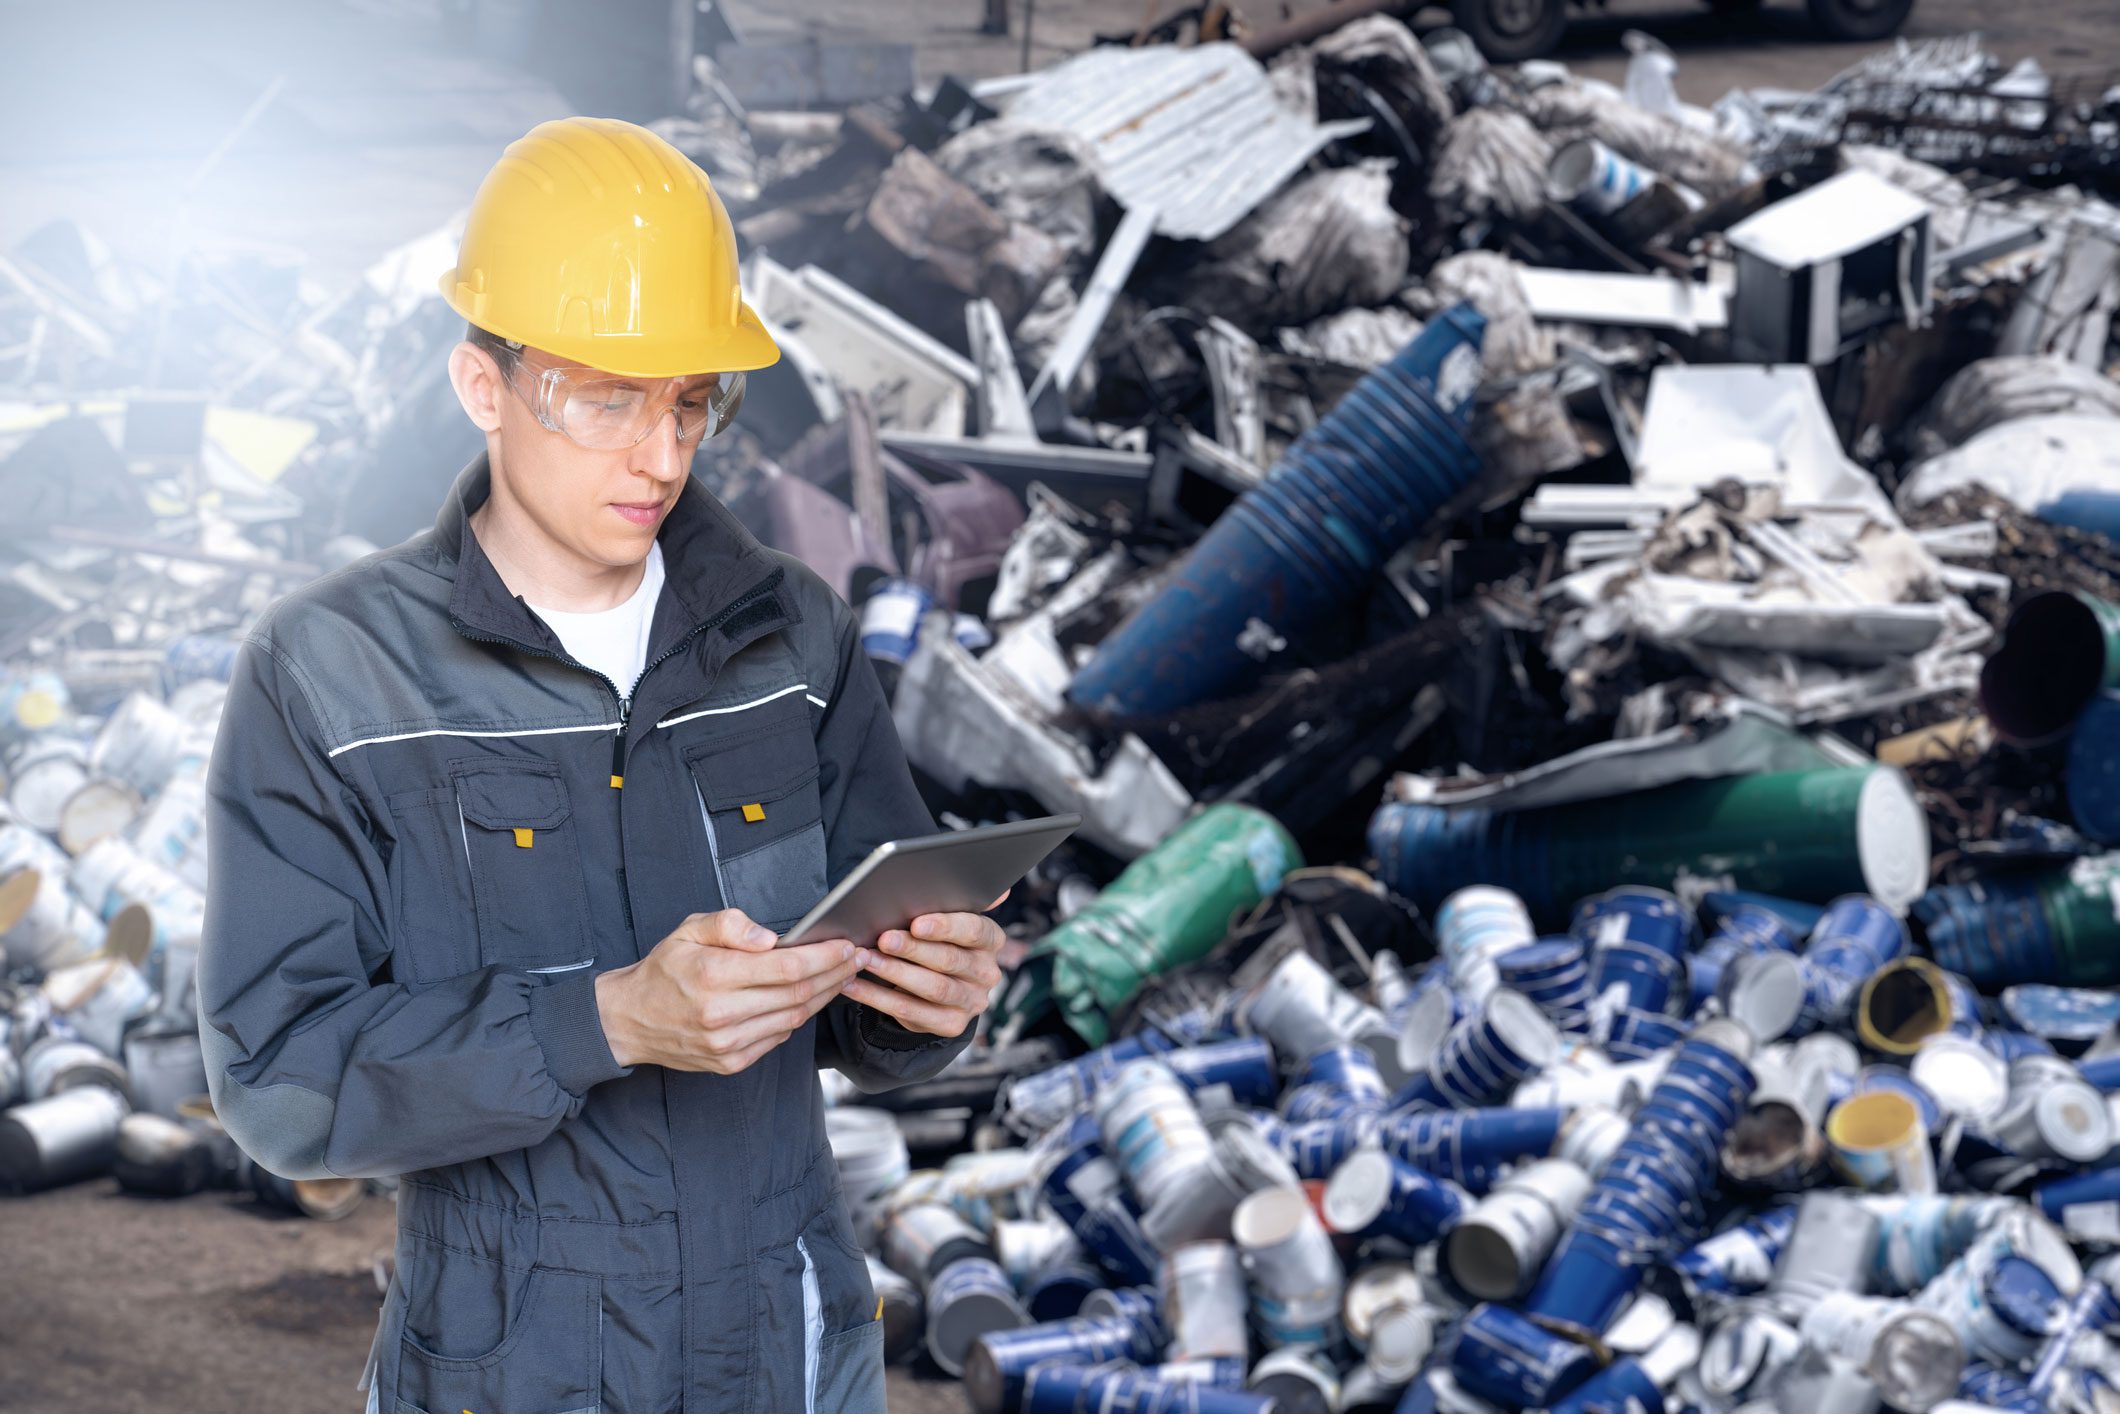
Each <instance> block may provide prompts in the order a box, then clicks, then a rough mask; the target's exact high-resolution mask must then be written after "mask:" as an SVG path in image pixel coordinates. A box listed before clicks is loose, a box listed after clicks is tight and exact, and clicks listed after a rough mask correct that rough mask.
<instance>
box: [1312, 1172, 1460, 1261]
mask: <svg viewBox="0 0 2120 1414" xmlns="http://www.w3.org/2000/svg"><path fill="white" fill-rule="evenodd" d="M1471 1202H1472V1200H1471V1197H1470V1195H1468V1194H1467V1193H1466V1192H1465V1191H1464V1190H1463V1189H1462V1188H1459V1187H1458V1186H1457V1185H1456V1184H1454V1183H1452V1182H1450V1181H1449V1180H1448V1179H1443V1178H1437V1177H1435V1176H1434V1175H1432V1174H1428V1173H1424V1172H1422V1171H1421V1170H1419V1169H1417V1168H1414V1167H1412V1166H1411V1165H1408V1164H1405V1163H1402V1162H1400V1161H1399V1160H1398V1159H1395V1158H1393V1157H1392V1156H1391V1155H1389V1154H1387V1153H1385V1152H1384V1151H1383V1150H1382V1149H1376V1148H1363V1149H1357V1150H1355V1152H1354V1153H1353V1154H1351V1155H1349V1156H1348V1159H1347V1161H1346V1162H1345V1163H1343V1164H1341V1165H1340V1167H1339V1169H1338V1170H1337V1171H1336V1172H1334V1174H1333V1176H1332V1178H1331V1180H1330V1181H1329V1182H1328V1183H1327V1184H1326V1185H1325V1197H1324V1200H1323V1202H1322V1203H1321V1204H1320V1207H1321V1208H1322V1209H1323V1211H1324V1215H1325V1221H1326V1223H1327V1224H1329V1225H1330V1226H1331V1228H1332V1230H1333V1231H1334V1232H1336V1233H1339V1234H1341V1235H1343V1236H1350V1237H1375V1236H1385V1237H1392V1238H1396V1239H1397V1240H1398V1241H1400V1242H1403V1243H1405V1244H1406V1245H1407V1246H1409V1247H1420V1246H1424V1245H1426V1244H1427V1243H1430V1242H1433V1241H1435V1240H1436V1239H1437V1238H1439V1237H1441V1236H1443V1235H1444V1234H1445V1233H1447V1232H1449V1231H1450V1229H1451V1228H1453V1227H1455V1226H1456V1225H1457V1222H1458V1220H1459V1219H1460V1218H1462V1217H1463V1216H1464V1215H1465V1211H1466V1209H1467V1208H1469V1207H1470V1206H1471Z"/></svg>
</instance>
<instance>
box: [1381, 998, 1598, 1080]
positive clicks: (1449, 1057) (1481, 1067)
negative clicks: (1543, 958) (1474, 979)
mask: <svg viewBox="0 0 2120 1414" xmlns="http://www.w3.org/2000/svg"><path fill="white" fill-rule="evenodd" d="M1560 1052H1561V1037H1560V1032H1559V1031H1558V1030H1557V1029H1556V1028H1555V1027H1554V1024H1553V1023H1552V1022H1551V1021H1550V1020H1548V1019H1547V1017H1546V1014H1545V1013H1544V1012H1542V1011H1540V1010H1539V1008H1538V1006H1537V1004H1536V1003H1534V1002H1532V1001H1531V1000H1530V999H1529V998H1527V997H1524V996H1522V995H1521V994H1519V993H1516V992H1512V991H1507V990H1498V991H1495V992H1493V993H1491V994H1490V995H1489V996H1488V998H1487V1000H1486V1001H1485V1002H1484V1003H1482V1004H1481V1006H1480V1009H1479V1011H1478V1012H1477V1013H1475V1014H1474V1015H1472V1016H1468V1017H1466V1018H1465V1019H1464V1020H1463V1021H1460V1022H1459V1023H1458V1024H1457V1025H1455V1026H1453V1027H1451V1028H1450V1034H1449V1035H1448V1036H1446V1037H1444V1039H1443V1044H1442V1047H1441V1048H1440V1049H1439V1050H1438V1051H1437V1052H1436V1056H1435V1060H1434V1063H1433V1064H1432V1065H1430V1067H1429V1069H1428V1073H1427V1074H1426V1075H1425V1076H1421V1077H1418V1078H1417V1079H1416V1080H1415V1081H1414V1082H1413V1083H1412V1084H1410V1085H1408V1086H1407V1087H1406V1088H1405V1089H1404V1090H1401V1091H1400V1093H1399V1094H1398V1095H1396V1096H1394V1097H1393V1107H1394V1108H1397V1109H1404V1108H1408V1107H1415V1106H1433V1107H1435V1108H1439V1109H1479V1108H1481V1107H1483V1106H1486V1105H1493V1104H1498V1103H1500V1102H1501V1101H1503V1100H1506V1099H1507V1098H1508V1097H1509V1094H1510V1092H1511V1091H1513V1090H1515V1089H1516V1087H1517V1084H1518V1083H1519V1082H1520V1081H1522V1080H1523V1079H1524V1077H1525V1076H1527V1075H1529V1074H1531V1073H1532V1072H1533V1071H1534V1070H1538V1069H1541V1068H1543V1067H1545V1066H1547V1065H1551V1064H1552V1063H1553V1062H1554V1060H1555V1059H1557V1058H1558V1057H1559V1055H1560Z"/></svg>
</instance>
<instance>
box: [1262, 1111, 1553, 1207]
mask: <svg viewBox="0 0 2120 1414" xmlns="http://www.w3.org/2000/svg"><path fill="white" fill-rule="evenodd" d="M1567 1114H1568V1112H1567V1111H1566V1110H1562V1109H1555V1108H1550V1107H1541V1108H1537V1109H1483V1110H1457V1111H1448V1112H1444V1113H1434V1112H1429V1113H1419V1114H1394V1115H1387V1116H1385V1118H1384V1119H1383V1120H1382V1122H1381V1123H1380V1124H1379V1125H1378V1127H1377V1130H1376V1136H1377V1140H1378V1142H1379V1143H1380V1144H1381V1145H1382V1146H1383V1149H1384V1152H1385V1153H1387V1154H1390V1155H1391V1156H1393V1157H1394V1158H1397V1159H1400V1160H1402V1161H1403V1162H1405V1163H1408V1164H1411V1165H1412V1166H1413V1167H1415V1168H1417V1169H1423V1170H1425V1171H1427V1172H1429V1173H1432V1174H1435V1175H1437V1176H1438V1177H1441V1178H1447V1179H1449V1180H1450V1181H1451V1182H1453V1183H1456V1184H1459V1185H1462V1186H1463V1187H1464V1188H1466V1189H1468V1190H1469V1191H1471V1192H1473V1193H1485V1192H1486V1191H1487V1190H1488V1189H1489V1188H1490V1187H1491V1186H1492V1185H1493V1183H1494V1180H1495V1179H1496V1177H1498V1176H1499V1175H1500V1174H1501V1172H1502V1171H1503V1170H1504V1169H1506V1168H1508V1167H1509V1166H1510V1165H1511V1164H1514V1163H1516V1162H1518V1161H1519V1160H1522V1159H1526V1158H1543V1157H1544V1156H1546V1155H1547V1154H1550V1153H1552V1152H1553V1151H1554V1145H1555V1143H1556V1141H1557V1140H1558V1139H1559V1138H1560V1132H1561V1124H1562V1121H1563V1120H1564V1119H1566V1118H1567ZM1341 1157H1342V1158H1344V1157H1345V1155H1344V1154H1343V1155H1342V1156H1341ZM1335 1166H1337V1164H1335ZM1300 1169H1301V1166H1300V1165H1298V1170H1299V1171H1300ZM1303 1176H1304V1177H1305V1178H1310V1177H1313V1176H1316V1177H1321V1178H1322V1177H1325V1175H1324V1174H1318V1175H1311V1174H1304V1175H1303Z"/></svg>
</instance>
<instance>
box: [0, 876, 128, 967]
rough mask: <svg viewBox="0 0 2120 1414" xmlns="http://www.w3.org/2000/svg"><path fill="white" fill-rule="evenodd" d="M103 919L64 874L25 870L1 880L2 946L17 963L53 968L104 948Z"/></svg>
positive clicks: (0, 936)
mask: <svg viewBox="0 0 2120 1414" xmlns="http://www.w3.org/2000/svg"><path fill="white" fill-rule="evenodd" d="M103 935H104V930H103V921H102V920H101V919H100V918H98V917H96V915H95V911H94V910H93V909H91V908H89V906H88V905H87V904H85V903H83V902H82V901H81V900H80V899H78V898H76V897H74V895H73V892H72V890H70V889H68V888H67V887H66V875H65V874H64V873H57V874H47V873H45V872H44V871H43V870H41V869H19V870H17V871H15V872H14V873H13V874H10V875H8V876H7V877H6V879H4V880H0V950H4V952H5V954H6V957H7V960H8V961H9V962H10V963H13V964H15V965H17V966H29V967H35V968H37V969H38V970H40V971H49V970H50V969H52V968H55V967H64V966H66V965H67V964H69V963H73V962H79V961H81V960H82V959H84V958H87V957H89V956H91V955H93V954H94V953H95V952H96V951H97V949H99V948H101V947H102V946H103Z"/></svg>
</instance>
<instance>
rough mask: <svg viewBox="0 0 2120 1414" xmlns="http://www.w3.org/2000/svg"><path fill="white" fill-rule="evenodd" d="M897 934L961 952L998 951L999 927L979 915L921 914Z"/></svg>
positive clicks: (983, 915)
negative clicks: (976, 948) (982, 948)
mask: <svg viewBox="0 0 2120 1414" xmlns="http://www.w3.org/2000/svg"><path fill="white" fill-rule="evenodd" d="M898 931H902V932H905V933H908V934H910V935H911V936H912V937H913V938H914V939H916V940H925V941H928V942H934V943H954V944H955V945H957V946H958V947H961V948H971V947H999V946H1000V938H999V934H1000V932H1001V925H1000V924H998V923H996V922H995V921H994V920H993V919H991V918H989V917H987V916H986V915H985V914H983V913H923V914H921V915H920V916H919V917H918V918H915V919H914V920H913V921H912V922H911V923H908V924H907V925H906V926H905V927H904V928H903V929H901V930H898Z"/></svg>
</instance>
